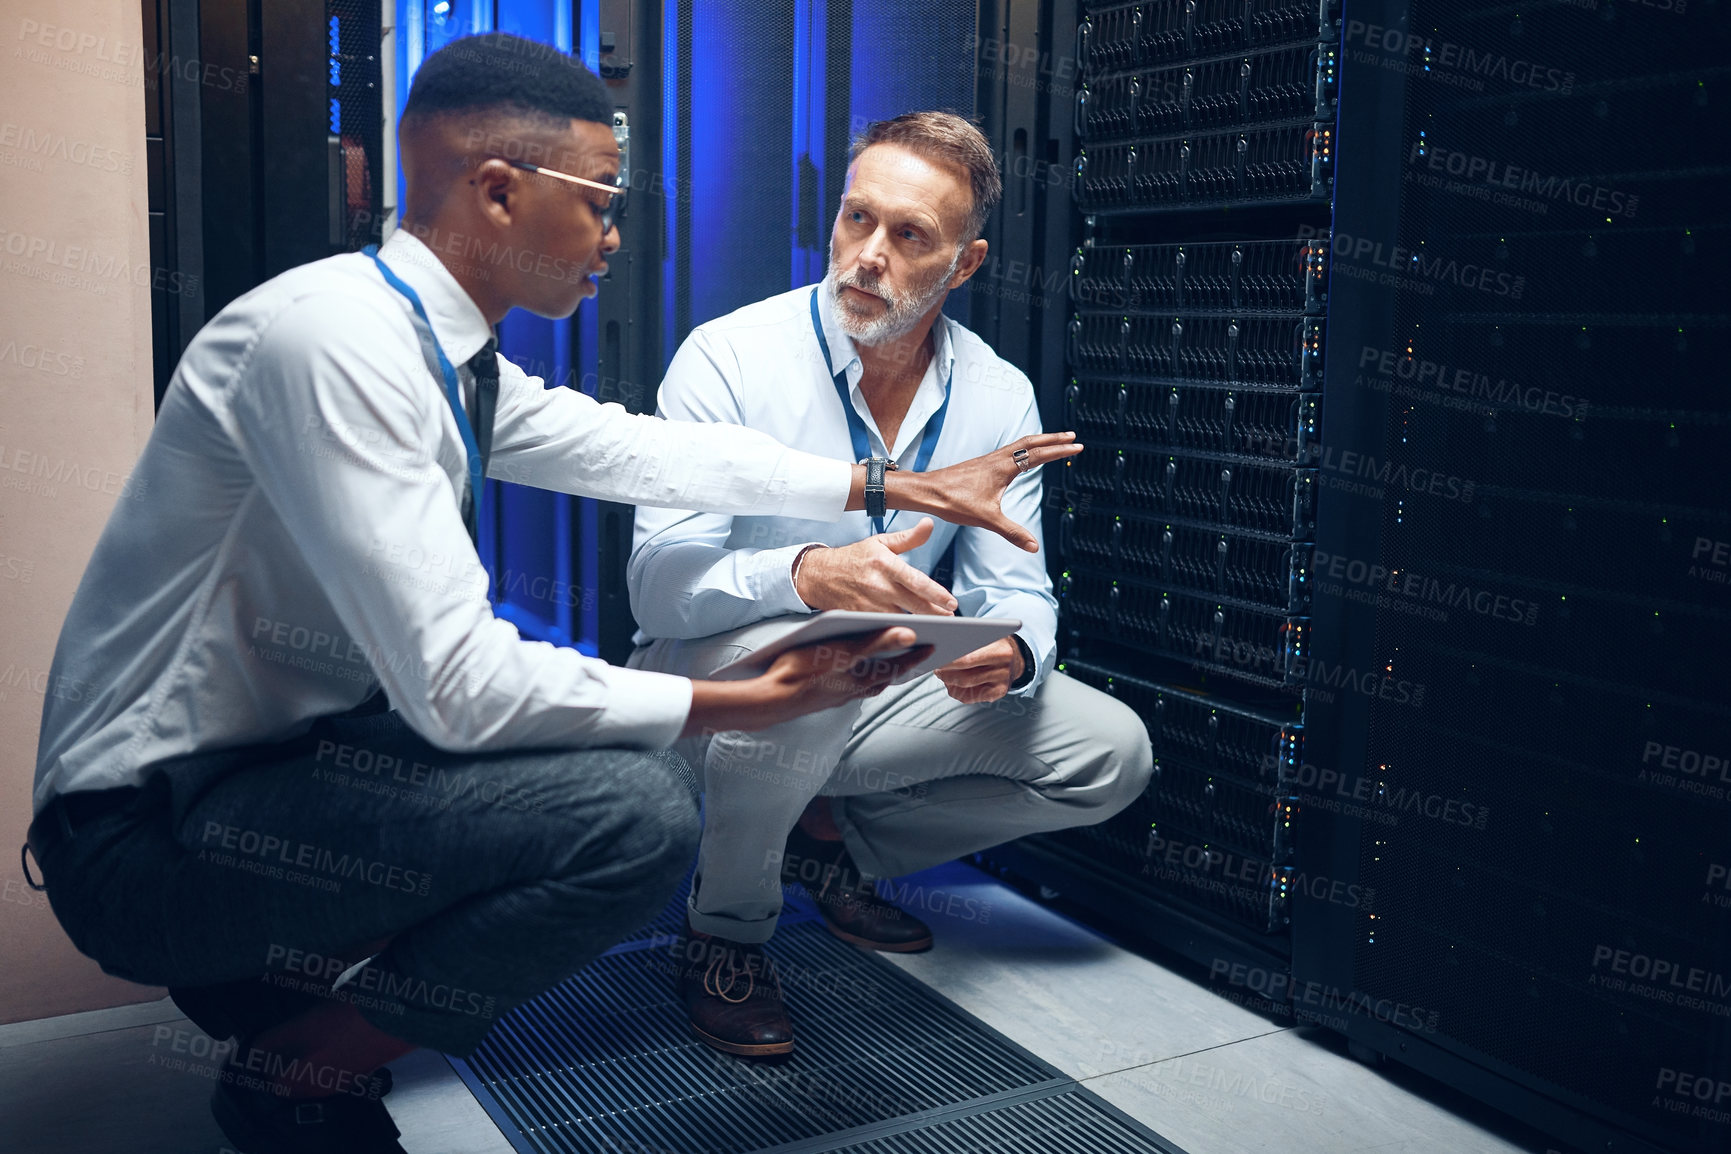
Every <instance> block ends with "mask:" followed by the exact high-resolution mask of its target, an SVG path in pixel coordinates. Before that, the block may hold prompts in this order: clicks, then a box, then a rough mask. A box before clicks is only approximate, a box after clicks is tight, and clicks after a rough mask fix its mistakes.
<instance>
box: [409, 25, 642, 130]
mask: <svg viewBox="0 0 1731 1154" xmlns="http://www.w3.org/2000/svg"><path fill="white" fill-rule="evenodd" d="M483 111H488V112H514V113H517V114H520V115H524V116H528V117H531V118H534V119H545V120H559V121H565V120H592V121H595V122H596V123H598V124H608V125H610V124H612V123H613V100H612V97H611V96H609V94H608V92H607V86H606V85H605V84H603V83H602V82H601V78H600V77H599V76H596V75H595V74H594V73H593V72H591V71H589V70H588V69H587V68H585V67H584V66H583V62H582V61H581V60H578V59H577V58H576V57H574V56H571V55H570V54H568V53H565V52H561V51H560V50H559V49H557V48H555V47H553V46H552V45H551V44H542V43H540V42H538V41H535V40H525V39H524V38H523V37H521V36H513V35H511V34H510V33H508V32H488V33H485V34H483V35H480V36H465V37H463V38H462V39H460V40H453V41H451V42H450V43H449V44H447V45H445V46H444V47H443V48H441V49H439V50H438V51H437V52H435V53H433V54H432V55H431V56H429V57H427V58H426V60H424V61H422V62H421V67H420V70H419V71H417V72H416V73H415V82H414V85H413V86H412V87H411V88H410V89H409V99H408V102H407V103H406V104H405V105H404V106H403V119H404V120H412V119H419V118H421V117H430V116H440V115H447V114H461V113H465V112H483Z"/></svg>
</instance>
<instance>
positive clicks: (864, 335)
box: [829, 245, 966, 347]
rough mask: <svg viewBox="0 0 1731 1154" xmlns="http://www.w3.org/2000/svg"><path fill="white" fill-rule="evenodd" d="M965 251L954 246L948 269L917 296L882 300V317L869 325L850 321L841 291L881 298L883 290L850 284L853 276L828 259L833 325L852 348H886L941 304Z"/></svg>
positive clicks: (832, 258) (960, 247)
mask: <svg viewBox="0 0 1731 1154" xmlns="http://www.w3.org/2000/svg"><path fill="white" fill-rule="evenodd" d="M832 247H833V246H832ZM965 251H966V246H965V245H958V246H957V247H956V255H955V257H954V258H953V259H952V260H951V261H950V267H949V268H947V269H945V270H944V271H943V272H942V273H941V274H939V275H938V276H937V277H935V278H934V279H933V280H932V283H931V284H929V285H926V286H924V287H923V288H922V289H921V290H920V291H919V292H918V293H917V294H914V295H912V296H901V297H891V296H885V297H884V298H883V300H884V304H885V305H886V306H887V307H886V308H885V309H884V314H883V315H882V316H881V317H877V318H875V319H873V320H869V321H859V320H855V319H854V318H853V316H852V314H850V313H849V312H848V308H847V306H846V305H845V304H843V303H842V300H841V290H842V289H843V288H846V287H848V286H849V285H852V286H853V287H855V288H859V289H862V290H863V291H865V292H871V293H878V294H881V293H882V292H883V291H884V290H883V286H882V285H881V284H879V285H875V286H872V287H866V286H864V285H859V284H854V282H853V280H852V279H851V278H852V277H853V274H852V273H845V274H844V273H843V272H842V271H841V270H840V269H839V268H837V267H836V263H835V257H834V255H831V257H830V264H829V274H830V282H831V283H830V291H831V292H833V293H834V294H835V299H834V302H833V303H834V305H835V319H836V324H837V325H838V326H840V328H841V331H842V332H844V333H846V334H847V335H848V338H849V339H850V340H852V341H853V343H854V344H856V345H866V346H867V347H871V346H875V345H881V344H886V343H888V342H890V341H893V340H895V339H896V338H898V337H902V336H905V335H907V334H908V333H909V332H911V331H912V330H913V327H914V326H915V325H917V324H918V323H919V321H920V318H921V317H923V316H925V315H926V313H927V311H928V310H930V309H931V307H932V306H933V305H935V304H937V303H938V302H939V301H940V300H942V299H943V298H944V294H945V293H947V292H949V291H950V290H949V281H950V278H951V277H952V276H954V275H956V269H958V268H960V267H961V264H962V253H963V252H965ZM844 278H848V279H844Z"/></svg>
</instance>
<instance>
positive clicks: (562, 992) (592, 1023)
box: [453, 902, 1181, 1154]
mask: <svg viewBox="0 0 1731 1154" xmlns="http://www.w3.org/2000/svg"><path fill="white" fill-rule="evenodd" d="M672 908H673V909H675V910H678V909H681V908H682V902H677V903H675V905H674V906H673V907H672ZM790 912H791V911H790ZM664 917H665V915H664ZM661 920H662V919H660V918H658V919H657V922H660V921H661ZM652 924H653V923H652ZM674 924H675V925H676V924H677V922H675V923H674ZM768 948H769V952H770V953H771V955H772V956H773V957H774V958H775V960H776V964H777V967H778V968H779V970H780V973H781V979H782V986H783V990H784V992H785V995H786V997H787V1001H788V1006H789V1010H790V1012H791V1013H792V1014H793V1018H794V1022H795V1026H796V1029H797V1031H798V1037H799V1046H798V1049H797V1051H796V1052H795V1053H794V1054H793V1055H791V1056H790V1057H789V1058H788V1059H786V1060H784V1061H781V1062H777V1063H773V1064H771V1063H764V1062H754V1061H749V1060H746V1059H741V1058H734V1057H731V1056H728V1055H725V1054H720V1053H717V1052H715V1051H713V1050H711V1049H709V1048H708V1047H707V1046H704V1045H703V1044H701V1043H699V1042H697V1041H696V1040H695V1039H694V1038H692V1036H691V1032H690V1029H689V1027H688V1025H687V1022H686V1018H685V1010H684V1007H683V1005H681V1004H680V1003H679V1002H678V1001H677V1000H676V998H675V995H674V993H673V979H672V976H671V972H670V971H671V964H672V961H673V959H672V956H671V954H670V948H669V943H668V941H667V939H666V938H653V937H652V938H648V939H644V938H642V937H640V938H639V939H638V940H637V941H635V942H628V943H626V944H624V945H622V946H620V947H618V948H616V949H614V950H613V951H611V952H609V953H608V954H606V955H604V956H602V957H600V958H598V959H596V960H595V961H594V962H593V963H591V964H590V965H589V966H587V967H586V968H585V969H584V970H583V971H582V972H581V973H579V974H577V975H575V976H573V977H572V978H570V979H568V980H567V981H565V982H563V983H561V984H560V985H559V986H557V987H555V988H554V989H552V990H550V991H548V992H547V993H546V994H544V995H543V996H541V997H540V998H537V999H536V1000H535V1001H533V1002H530V1003H528V1004H526V1005H524V1006H520V1007H518V1009H517V1010H515V1011H513V1012H512V1013H511V1014H510V1015H508V1016H507V1017H505V1018H504V1019H502V1020H501V1021H500V1022H499V1024H498V1025H497V1026H496V1027H495V1028H494V1030H493V1032H492V1034H490V1035H489V1036H488V1038H487V1041H486V1043H485V1044H484V1045H483V1046H482V1047H481V1049H480V1050H478V1051H477V1052H476V1053H475V1054H474V1055H473V1056H472V1057H471V1058H470V1059H469V1060H468V1061H466V1062H464V1061H454V1062H453V1064H454V1065H455V1066H456V1068H457V1071H458V1073H459V1074H460V1075H461V1076H462V1078H463V1080H464V1081H465V1082H466V1083H467V1084H468V1086H469V1088H470V1089H471V1090H472V1091H473V1092H474V1093H475V1096H476V1097H477V1098H478V1099H479V1100H480V1102H481V1104H482V1106H483V1107H485V1108H486V1110H487V1112H488V1113H489V1114H490V1115H491V1116H492V1117H493V1120H494V1121H495V1122H496V1123H498V1125H499V1128H500V1129H501V1130H502V1131H503V1132H504V1133H505V1136H506V1137H507V1139H509V1140H510V1142H511V1143H512V1145H513V1146H515V1147H516V1148H517V1149H518V1150H519V1151H523V1152H524V1154H759V1152H765V1151H775V1152H777V1154H818V1152H820V1151H835V1152H838V1154H839V1152H841V1151H849V1152H854V1151H857V1152H858V1154H928V1152H931V1154H937V1152H947V1154H955V1152H958V1151H984V1150H990V1151H997V1150H1005V1151H1022V1150H1027V1151H1030V1152H1032V1151H1039V1154H1063V1152H1067V1151H1074V1152H1075V1154H1181V1152H1179V1151H1178V1150H1177V1148H1176V1147H1174V1146H1172V1145H1171V1144H1170V1143H1167V1142H1165V1141H1163V1140H1162V1139H1160V1138H1159V1137H1158V1136H1157V1135H1154V1134H1153V1133H1151V1132H1150V1131H1148V1130H1146V1129H1145V1128H1143V1127H1141V1126H1140V1125H1139V1124H1137V1123H1136V1122H1134V1121H1132V1120H1131V1119H1129V1118H1128V1117H1126V1116H1125V1115H1122V1114H1120V1113H1118V1112H1117V1111H1116V1110H1114V1109H1113V1108H1111V1107H1110V1106H1107V1105H1106V1104H1105V1103H1103V1102H1102V1101H1100V1100H1099V1099H1098V1098H1096V1097H1095V1096H1094V1095H1093V1094H1091V1093H1088V1092H1087V1091H1085V1090H1083V1089H1081V1088H1080V1087H1078V1086H1077V1085H1076V1084H1075V1083H1074V1082H1072V1081H1071V1080H1069V1079H1068V1078H1066V1077H1064V1076H1063V1075H1062V1074H1061V1073H1060V1072H1059V1071H1057V1070H1056V1069H1054V1068H1053V1067H1051V1066H1049V1065H1047V1064H1046V1063H1045V1062H1043V1061H1041V1060H1040V1059H1038V1058H1036V1057H1035V1056H1034V1055H1032V1054H1030V1053H1028V1052H1027V1051H1026V1050H1023V1049H1022V1048H1021V1047H1019V1046H1017V1045H1015V1044H1014V1043H1012V1042H1010V1041H1009V1040H1008V1039H1006V1038H1004V1037H1002V1036H1001V1035H999V1034H998V1033H997V1032H995V1031H993V1030H991V1029H990V1028H988V1027H986V1026H985V1025H983V1024H982V1023H980V1022H979V1021H977V1020H975V1019H974V1018H973V1017H971V1016H970V1015H968V1014H966V1013H964V1012H963V1011H962V1010H960V1009H959V1008H957V1007H956V1006H955V1005H954V1004H953V1003H951V1002H949V1001H948V1000H946V999H944V998H942V997H940V996H939V995H937V994H936V993H934V992H933V991H931V990H930V989H929V988H927V987H926V986H925V985H923V984H921V983H920V982H918V981H916V980H914V979H912V978H910V977H908V976H907V975H905V974H903V973H902V972H901V971H900V970H898V969H896V968H895V967H894V966H892V965H890V964H888V963H887V962H884V961H882V960H881V959H879V958H877V957H876V956H874V955H872V954H870V953H868V952H866V951H863V950H858V949H855V948H854V947H852V946H849V945H847V944H845V943H843V942H840V941H838V940H836V939H835V938H833V937H831V936H830V934H829V933H828V932H827V931H825V930H824V928H823V926H822V923H821V922H819V921H816V920H804V921H795V922H793V924H788V922H787V920H785V919H784V921H783V924H782V926H781V928H780V929H779V931H778V932H777V934H776V936H775V938H774V940H773V941H772V942H771V943H770V945H769V947H768ZM1018 1143H1020V1144H1018Z"/></svg>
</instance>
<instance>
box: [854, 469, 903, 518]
mask: <svg viewBox="0 0 1731 1154" xmlns="http://www.w3.org/2000/svg"><path fill="white" fill-rule="evenodd" d="M860 463H861V464H862V465H864V466H865V467H866V483H865V511H866V516H868V517H871V518H873V519H875V520H880V521H881V520H882V519H883V515H884V473H885V472H886V471H887V470H890V469H893V468H895V467H896V463H895V462H894V461H892V460H890V459H889V458H888V457H868V458H866V459H865V460H864V461H862V462H860Z"/></svg>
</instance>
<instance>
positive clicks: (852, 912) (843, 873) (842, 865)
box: [781, 825, 932, 954]
mask: <svg viewBox="0 0 1731 1154" xmlns="http://www.w3.org/2000/svg"><path fill="white" fill-rule="evenodd" d="M781 878H782V884H784V885H785V884H787V883H789V882H795V881H797V882H799V883H800V884H801V885H803V886H804V887H805V892H806V893H808V894H810V895H811V899H812V901H814V902H816V903H817V911H818V913H819V914H821V915H822V916H823V924H824V925H825V926H826V927H827V928H828V929H829V932H830V933H832V934H834V935H835V936H836V937H838V938H840V939H841V940H842V941H844V942H851V943H853V944H854V945H856V946H863V947H865V948H866V949H868V950H882V951H884V952H886V953H892V954H914V953H919V952H920V951H921V950H929V949H931V948H932V929H931V927H930V926H928V925H926V923H924V922H922V921H921V920H920V919H919V918H916V917H914V915H912V914H910V913H908V912H907V911H906V910H904V909H902V908H901V907H900V906H897V905H894V904H893V903H890V902H886V901H884V900H883V899H882V898H880V897H878V894H877V888H876V885H875V884H874V883H873V882H871V881H868V880H866V878H865V877H864V876H863V875H862V874H861V873H860V869H859V866H857V865H855V864H854V860H853V855H851V854H849V853H848V852H847V846H846V845H845V844H843V843H842V842H839V841H822V840H820V839H818V838H815V837H812V836H811V835H810V834H808V833H806V832H805V831H804V830H803V829H801V828H799V826H797V825H795V826H794V827H793V832H792V833H790V834H788V836H787V852H786V853H785V854H783V855H782V859H781Z"/></svg>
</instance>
